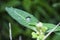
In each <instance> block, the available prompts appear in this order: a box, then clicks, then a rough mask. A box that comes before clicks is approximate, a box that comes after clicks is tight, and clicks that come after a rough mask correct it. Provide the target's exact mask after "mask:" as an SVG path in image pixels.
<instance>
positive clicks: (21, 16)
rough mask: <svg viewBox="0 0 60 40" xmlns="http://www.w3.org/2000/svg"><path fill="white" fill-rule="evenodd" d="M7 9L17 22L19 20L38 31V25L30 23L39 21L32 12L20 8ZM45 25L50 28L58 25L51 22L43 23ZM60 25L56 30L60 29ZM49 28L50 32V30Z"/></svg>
mask: <svg viewBox="0 0 60 40" xmlns="http://www.w3.org/2000/svg"><path fill="white" fill-rule="evenodd" d="M6 11H7V12H8V14H9V15H10V16H11V17H12V18H14V19H15V20H16V21H17V22H19V23H20V24H22V25H24V26H25V27H27V28H30V29H32V30H34V31H36V27H35V26H31V25H30V23H32V25H33V24H35V23H37V22H38V20H37V19H36V18H35V17H34V16H33V15H31V14H29V13H27V12H25V11H22V10H19V9H15V8H12V7H10V8H8V7H7V8H6ZM27 18H30V19H29V20H30V21H29V20H27ZM43 24H44V26H46V27H48V29H49V30H51V29H52V28H54V27H55V26H56V25H54V24H50V23H43ZM59 28H60V27H58V28H57V29H56V30H55V31H60V29H59ZM49 30H48V32H49Z"/></svg>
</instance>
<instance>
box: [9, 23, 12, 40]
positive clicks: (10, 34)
mask: <svg viewBox="0 0 60 40" xmlns="http://www.w3.org/2000/svg"><path fill="white" fill-rule="evenodd" d="M9 36H10V40H12V32H11V23H9Z"/></svg>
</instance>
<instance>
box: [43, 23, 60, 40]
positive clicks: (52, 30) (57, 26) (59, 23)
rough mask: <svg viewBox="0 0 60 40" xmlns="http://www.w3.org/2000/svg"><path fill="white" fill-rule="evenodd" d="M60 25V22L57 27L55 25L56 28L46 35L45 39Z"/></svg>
mask: <svg viewBox="0 0 60 40" xmlns="http://www.w3.org/2000/svg"><path fill="white" fill-rule="evenodd" d="M59 25H60V23H58V24H57V25H56V27H54V28H53V29H52V30H51V31H50V32H49V33H48V34H47V35H46V36H45V37H44V39H43V40H45V39H46V38H47V37H48V36H49V35H50V34H51V33H52V32H53V31H54V30H55V29H56V28H57V27H58V26H59Z"/></svg>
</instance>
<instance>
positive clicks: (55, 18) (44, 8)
mask: <svg viewBox="0 0 60 40" xmlns="http://www.w3.org/2000/svg"><path fill="white" fill-rule="evenodd" d="M5 7H14V8H18V9H21V10H24V11H26V12H29V13H31V14H32V15H34V16H35V17H36V18H37V19H38V20H40V21H41V22H44V23H53V24H57V23H58V22H59V21H60V0H0V40H9V25H8V23H9V22H10V23H11V24H12V36H13V40H19V36H22V40H34V39H32V38H31V32H32V30H30V29H27V28H25V27H24V26H23V25H20V24H19V23H18V22H16V21H15V20H14V19H13V18H11V17H10V16H9V15H8V14H7V12H6V11H5Z"/></svg>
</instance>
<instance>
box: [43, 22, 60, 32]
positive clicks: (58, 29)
mask: <svg viewBox="0 0 60 40" xmlns="http://www.w3.org/2000/svg"><path fill="white" fill-rule="evenodd" d="M43 25H44V26H45V27H47V28H48V29H49V30H48V32H50V31H51V29H53V28H54V27H56V25H54V24H51V23H43ZM56 31H60V26H58V28H57V29H56V30H55V31H54V32H56Z"/></svg>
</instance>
